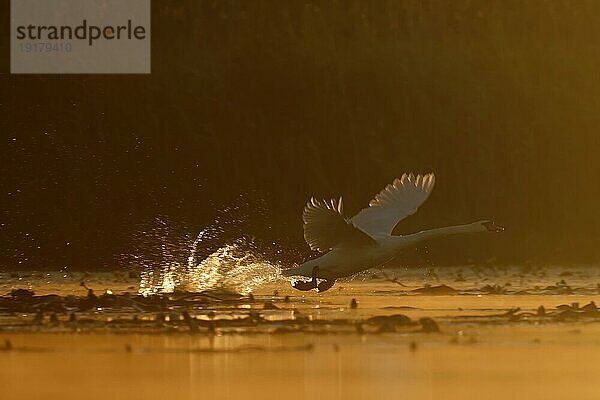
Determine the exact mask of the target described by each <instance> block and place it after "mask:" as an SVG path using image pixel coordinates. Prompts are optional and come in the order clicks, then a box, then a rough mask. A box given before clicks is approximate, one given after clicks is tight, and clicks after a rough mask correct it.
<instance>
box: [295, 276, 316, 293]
mask: <svg viewBox="0 0 600 400" xmlns="http://www.w3.org/2000/svg"><path fill="white" fill-rule="evenodd" d="M292 287H293V288H294V289H298V290H302V291H303V292H307V291H309V290H312V289H316V288H317V281H316V280H315V279H311V280H310V281H308V282H303V281H298V282H295V283H294V284H293V285H292Z"/></svg>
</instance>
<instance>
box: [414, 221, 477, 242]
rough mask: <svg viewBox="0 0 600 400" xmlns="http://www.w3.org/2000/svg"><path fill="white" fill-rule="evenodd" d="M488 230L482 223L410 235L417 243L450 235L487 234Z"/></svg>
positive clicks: (447, 227)
mask: <svg viewBox="0 0 600 400" xmlns="http://www.w3.org/2000/svg"><path fill="white" fill-rule="evenodd" d="M486 231H487V229H486V227H485V226H484V225H482V222H474V223H472V224H465V225H454V226H446V227H443V228H435V229H429V230H426V231H421V232H418V233H415V234H412V235H409V236H410V237H411V238H413V239H415V240H416V241H422V240H428V239H433V238H436V237H440V236H449V235H457V234H461V233H475V232H486Z"/></svg>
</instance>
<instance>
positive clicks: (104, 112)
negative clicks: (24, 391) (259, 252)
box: [0, 0, 600, 269]
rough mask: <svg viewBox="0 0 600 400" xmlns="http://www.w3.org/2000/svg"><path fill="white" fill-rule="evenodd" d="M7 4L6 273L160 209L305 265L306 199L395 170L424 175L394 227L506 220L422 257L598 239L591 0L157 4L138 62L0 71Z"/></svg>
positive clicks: (109, 235) (2, 90)
mask: <svg viewBox="0 0 600 400" xmlns="http://www.w3.org/2000/svg"><path fill="white" fill-rule="evenodd" d="M8 3H9V2H8V1H6V0H2V2H1V3H0V4H1V6H0V17H1V21H0V30H1V35H0V52H1V53H0V54H1V59H0V60H1V65H0V71H1V72H2V73H1V74H0V132H1V134H2V150H1V154H0V157H1V161H0V167H1V171H0V172H1V176H0V199H1V200H0V205H1V208H2V213H1V215H0V218H1V221H0V224H1V226H0V244H1V246H2V248H1V253H0V268H1V269H26V268H60V267H64V266H69V267H72V268H90V269H92V268H116V267H119V266H120V262H119V261H118V259H119V256H120V255H121V254H123V253H128V252H130V251H131V249H132V246H134V244H132V241H133V238H135V237H136V235H138V236H139V230H140V227H143V226H151V225H152V223H153V222H152V221H155V218H156V217H157V216H159V215H160V216H162V217H161V218H166V219H167V220H168V221H174V222H173V224H174V226H175V225H177V226H179V225H182V226H185V227H186V228H185V229H187V230H189V231H190V232H196V231H198V230H199V229H201V228H202V227H203V226H205V225H206V224H207V223H210V222H212V221H213V220H214V218H215V216H216V215H221V217H222V218H225V219H226V218H230V219H235V220H236V223H235V224H234V225H235V229H236V230H237V231H235V232H234V233H231V234H230V236H231V237H233V236H236V235H238V234H246V235H254V236H255V237H256V241H257V243H259V244H260V246H262V247H266V248H268V247H269V246H272V247H273V248H280V249H296V250H297V251H296V252H293V251H292V252H288V253H286V252H283V253H279V254H280V255H281V254H294V256H293V257H292V258H294V257H295V258H294V259H293V261H299V260H300V259H301V258H302V257H304V256H306V255H308V254H309V253H308V252H307V248H306V245H305V244H304V243H303V239H302V227H301V219H300V216H301V212H302V208H303V205H304V203H305V201H306V200H307V199H308V198H309V197H310V196H311V195H317V196H331V195H334V196H338V195H343V196H344V198H345V204H346V212H347V213H348V214H352V213H354V212H356V211H358V210H359V209H360V208H361V207H362V206H364V205H366V204H367V202H368V200H369V199H370V198H371V197H372V196H373V195H374V194H375V193H376V192H378V191H379V190H380V189H381V188H382V187H383V186H384V185H385V184H387V183H388V182H389V181H391V180H392V179H393V178H394V177H397V176H400V175H401V174H402V172H405V171H415V172H429V171H433V172H435V173H436V176H437V185H436V189H435V190H434V192H433V194H432V196H431V197H430V199H429V200H428V202H427V203H426V204H425V205H424V206H423V207H422V208H421V209H420V211H419V213H418V214H416V215H414V216H412V217H410V218H408V219H407V220H405V221H404V222H402V223H401V224H400V225H399V226H398V228H397V231H398V233H401V232H411V231H415V230H420V229H422V228H427V227H436V226H443V225H449V224H456V223H463V222H471V221H474V220H477V219H483V218H492V219H495V220H496V221H498V222H499V223H501V224H503V225H505V226H506V228H507V230H506V232H505V233H504V234H503V235H493V236H492V235H483V236H480V237H468V238H466V237H465V238H460V239H459V238H455V239H451V240H445V241H436V242H433V243H431V244H430V250H429V255H428V256H427V257H429V258H428V260H429V261H428V262H431V263H437V264H440V265H443V264H452V263H464V262H495V263H593V262H596V261H597V260H598V258H599V256H600V250H599V245H598V244H599V243H598V239H599V234H600V230H599V223H600V213H598V211H597V210H598V201H599V196H598V195H599V194H600V183H599V182H598V179H597V174H596V172H597V171H598V167H600V161H598V157H597V150H598V143H599V140H598V138H599V135H598V127H599V123H600V112H599V111H600V2H597V1H593V0H589V1H583V0H578V1H564V0H553V1H532V0H530V1H523V0H518V1H516V0H515V1H508V0H503V1H489V0H485V1H467V0H460V1H459V0H456V1H447V2H441V1H425V0H422V1H369V0H364V1H356V0H347V1H258V0H252V1H242V0H240V1H197V0H179V1H175V0H174V1H154V2H153V9H152V74H151V75H146V76H134V75H71V76H69V75H64V76H51V75H10V74H9V73H8V72H9V59H8V54H9V47H8V45H9V43H8V41H9V31H8V29H9V6H8ZM240 196H241V197H240ZM227 207H230V208H227ZM231 207H233V208H231ZM236 207H237V208H236ZM231 209H236V210H238V211H236V212H238V213H239V215H238V214H235V213H234V214H235V215H234V216H231V215H229V213H228V211H223V210H231ZM240 209H241V210H242V211H239V210H240ZM257 210H258V211H257ZM219 212H220V214H219ZM238 217H239V218H238ZM185 229H184V230H185ZM136 232H137V233H136ZM227 240H228V239H227ZM272 242H275V243H276V244H275V245H271V243H272ZM145 251H147V252H152V251H153V249H151V248H150V249H145ZM282 257H283V256H282Z"/></svg>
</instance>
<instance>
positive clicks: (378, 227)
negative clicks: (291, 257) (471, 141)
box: [283, 174, 504, 291]
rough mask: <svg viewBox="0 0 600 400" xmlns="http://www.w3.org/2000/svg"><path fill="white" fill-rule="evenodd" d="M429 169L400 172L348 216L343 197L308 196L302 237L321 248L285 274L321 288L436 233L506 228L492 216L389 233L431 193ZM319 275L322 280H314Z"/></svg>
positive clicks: (300, 286)
mask: <svg viewBox="0 0 600 400" xmlns="http://www.w3.org/2000/svg"><path fill="white" fill-rule="evenodd" d="M434 182H435V176H434V175H433V174H426V175H423V176H421V175H417V176H416V177H415V176H414V175H413V174H410V175H407V174H404V175H402V178H401V179H396V180H395V181H394V182H393V183H392V184H390V185H388V186H387V187H386V188H385V189H384V190H382V191H381V192H380V193H379V194H378V195H377V196H375V199H373V200H371V202H370V203H369V207H367V208H364V209H362V210H361V211H360V212H359V213H358V214H356V215H355V216H354V217H352V218H350V219H345V218H344V216H343V205H342V199H341V198H340V199H339V201H336V200H331V201H325V200H323V201H318V200H315V199H314V198H312V199H311V200H310V201H309V202H308V204H307V205H306V207H305V208H304V213H303V219H304V239H305V240H306V242H307V243H308V244H309V246H310V248H311V249H313V250H319V251H321V252H325V253H326V254H324V255H322V256H321V257H319V258H316V259H314V260H310V261H307V262H305V263H304V264H302V265H300V266H298V267H294V268H290V269H288V270H285V271H283V274H284V275H285V276H306V277H311V278H313V279H312V280H311V281H310V282H297V283H296V284H295V285H294V287H295V288H296V289H299V290H310V289H317V290H319V291H324V290H327V289H329V288H330V287H331V286H333V284H334V283H335V279H337V278H341V277H344V276H349V275H352V274H355V273H357V272H359V271H363V270H366V269H369V268H373V267H377V266H381V265H383V264H385V263H387V262H388V261H390V260H392V259H393V258H394V257H396V256H398V255H399V254H400V253H401V252H402V250H404V249H406V248H408V247H413V246H414V245H416V244H417V243H418V242H421V241H423V240H427V239H430V238H434V237H437V236H446V235H454V234H458V233H470V232H499V231H502V230H504V228H502V227H500V226H497V225H496V224H494V223H493V222H492V221H487V220H486V221H479V222H474V223H472V224H466V225H456V226H448V227H445V228H437V229H431V230H427V231H422V232H418V233H413V234H410V235H403V236H393V235H392V230H393V229H394V227H395V226H396V224H397V223H398V221H400V220H401V219H403V218H405V217H407V216H409V215H411V214H414V213H415V212H416V211H417V208H418V207H419V206H420V205H421V204H423V202H424V201H425V200H426V199H427V197H428V196H429V193H431V190H432V189H433V184H434ZM317 278H320V279H324V280H325V281H324V282H321V283H320V284H319V285H317Z"/></svg>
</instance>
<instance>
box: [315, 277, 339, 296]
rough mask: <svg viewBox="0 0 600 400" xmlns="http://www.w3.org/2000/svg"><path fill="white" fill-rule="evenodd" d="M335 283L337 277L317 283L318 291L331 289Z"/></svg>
mask: <svg viewBox="0 0 600 400" xmlns="http://www.w3.org/2000/svg"><path fill="white" fill-rule="evenodd" d="M333 285H335V279H331V280H324V281H323V282H321V283H319V284H318V285H317V291H318V292H319V293H321V292H325V291H327V290H329V289H331V287H332V286H333Z"/></svg>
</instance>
